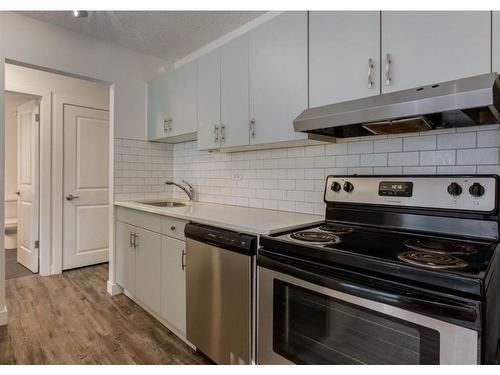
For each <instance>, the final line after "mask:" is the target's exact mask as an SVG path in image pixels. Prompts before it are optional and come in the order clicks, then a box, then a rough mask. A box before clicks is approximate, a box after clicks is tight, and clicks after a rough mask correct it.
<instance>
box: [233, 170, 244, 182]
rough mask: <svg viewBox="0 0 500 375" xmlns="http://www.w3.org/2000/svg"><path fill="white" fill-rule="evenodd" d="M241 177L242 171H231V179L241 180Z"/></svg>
mask: <svg viewBox="0 0 500 375" xmlns="http://www.w3.org/2000/svg"><path fill="white" fill-rule="evenodd" d="M242 179H243V173H241V172H238V171H233V172H231V180H233V181H241V180H242Z"/></svg>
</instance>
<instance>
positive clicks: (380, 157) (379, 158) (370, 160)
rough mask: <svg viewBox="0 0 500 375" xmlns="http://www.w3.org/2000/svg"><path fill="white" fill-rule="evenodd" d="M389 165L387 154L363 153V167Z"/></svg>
mask: <svg viewBox="0 0 500 375" xmlns="http://www.w3.org/2000/svg"><path fill="white" fill-rule="evenodd" d="M386 165H387V154H385V153H381V154H363V155H361V166H362V167H379V166H386Z"/></svg>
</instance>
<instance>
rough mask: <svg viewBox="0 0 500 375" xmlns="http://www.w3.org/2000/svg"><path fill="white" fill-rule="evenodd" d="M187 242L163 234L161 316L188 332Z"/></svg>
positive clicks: (182, 330) (183, 332)
mask: <svg viewBox="0 0 500 375" xmlns="http://www.w3.org/2000/svg"><path fill="white" fill-rule="evenodd" d="M185 255H186V243H185V242H184V241H179V240H176V239H175V238H171V237H167V236H162V241H161V270H162V272H161V316H162V318H163V319H165V320H166V321H168V322H169V323H170V324H171V325H172V326H173V327H174V328H177V329H178V330H179V331H180V332H182V334H184V335H185V334H186V272H185Z"/></svg>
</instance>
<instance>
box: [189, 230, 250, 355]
mask: <svg viewBox="0 0 500 375" xmlns="http://www.w3.org/2000/svg"><path fill="white" fill-rule="evenodd" d="M185 234H186V293H187V296H186V309H187V324H186V337H187V339H188V341H190V342H191V343H192V344H193V345H195V346H196V347H197V348H198V350H200V351H201V352H202V353H203V354H205V355H206V356H208V357H209V358H210V359H212V360H213V361H214V362H216V363H218V364H249V363H250V361H251V358H252V332H253V327H252V325H253V323H252V299H253V295H252V290H253V288H252V283H253V280H252V269H253V259H254V255H255V251H256V247H257V238H256V237H255V236H251V235H248V234H241V233H237V232H232V231H228V230H224V229H220V228H215V227H209V226H205V225H199V224H187V225H186V227H185Z"/></svg>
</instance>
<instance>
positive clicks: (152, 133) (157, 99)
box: [148, 74, 173, 140]
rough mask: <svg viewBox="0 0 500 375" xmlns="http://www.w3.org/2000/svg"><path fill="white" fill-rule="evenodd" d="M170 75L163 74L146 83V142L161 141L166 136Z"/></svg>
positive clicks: (170, 85)
mask: <svg viewBox="0 0 500 375" xmlns="http://www.w3.org/2000/svg"><path fill="white" fill-rule="evenodd" d="M172 77H173V76H172V74H164V75H162V76H161V77H159V78H157V79H156V80H154V81H152V82H149V83H148V140H155V139H161V138H164V137H166V136H167V134H168V124H167V123H166V122H165V120H167V119H168V118H169V116H170V114H169V113H170V103H169V100H170V99H171V95H172V94H171V90H172Z"/></svg>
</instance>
